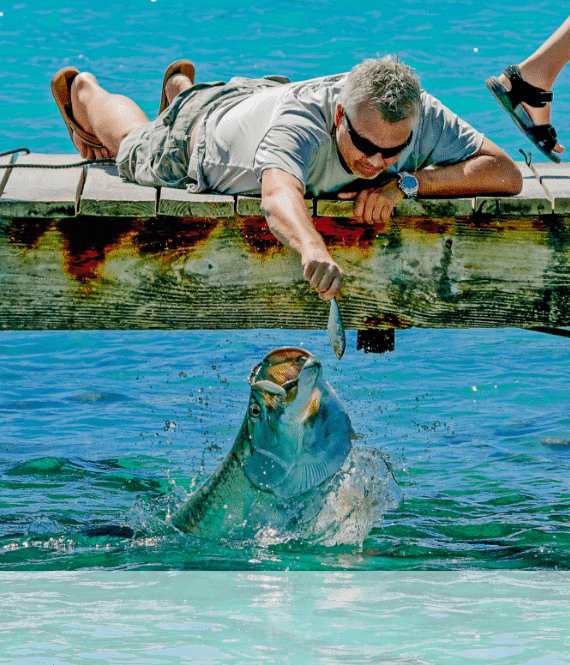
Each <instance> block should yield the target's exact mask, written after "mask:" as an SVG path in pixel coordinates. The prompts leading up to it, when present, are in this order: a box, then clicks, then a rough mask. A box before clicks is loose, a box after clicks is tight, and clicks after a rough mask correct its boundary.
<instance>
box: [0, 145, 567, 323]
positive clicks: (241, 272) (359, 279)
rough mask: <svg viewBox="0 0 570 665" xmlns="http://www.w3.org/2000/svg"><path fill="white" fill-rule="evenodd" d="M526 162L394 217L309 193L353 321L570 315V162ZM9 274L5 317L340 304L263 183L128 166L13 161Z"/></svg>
mask: <svg viewBox="0 0 570 665" xmlns="http://www.w3.org/2000/svg"><path fill="white" fill-rule="evenodd" d="M78 161H80V158H79V157H78V156H77V155H41V154H31V155H21V154H20V156H19V157H18V158H17V160H15V163H16V164H26V165H30V166H34V165H45V164H48V165H57V164H73V163H77V162H78ZM13 162H14V158H13V157H9V156H5V157H0V163H1V164H4V165H10V164H11V163H13ZM519 167H520V168H521V171H522V172H523V177H524V188H523V191H522V193H521V194H520V195H518V196H513V197H494V196H480V197H475V198H450V199H417V200H405V201H402V203H401V204H400V205H399V206H398V208H397V209H396V211H395V215H394V216H393V218H392V219H391V221H390V223H389V224H387V225H369V224H357V223H356V222H354V221H353V220H352V211H353V204H352V202H350V201H339V200H332V199H331V200H329V199H315V200H313V199H310V200H308V201H307V205H308V206H309V208H310V209H311V210H312V213H313V217H314V221H315V225H316V227H317V229H318V230H319V231H320V232H321V233H322V234H323V236H324V237H325V240H326V242H327V245H328V246H329V248H330V250H331V253H332V254H333V256H334V257H335V259H336V260H337V261H338V262H339V264H340V265H342V266H343V268H344V270H345V272H346V273H347V279H346V283H345V286H344V288H343V293H342V297H341V298H340V300H339V305H340V308H341V312H342V315H343V320H344V323H345V327H346V328H347V329H356V330H360V331H367V330H369V331H370V330H390V329H394V328H409V327H412V326H418V327H428V328H466V327H523V328H532V327H541V326H542V327H553V328H558V327H562V326H570V270H569V264H570V232H569V220H570V166H568V165H566V164H560V165H557V164H552V163H550V162H547V163H545V162H538V163H536V164H534V165H533V170H531V169H530V168H529V167H528V166H527V165H526V164H525V163H524V162H520V163H519ZM0 286H1V289H2V293H1V297H0V329H4V330H61V329H66V330H71V329H83V330H87V329H123V330H125V329H247V328H250V329H251V328H289V329H325V328H326V322H327V315H328V305H327V304H326V303H324V302H323V301H321V300H320V299H319V298H318V297H317V295H316V293H315V292H313V291H312V290H311V289H310V287H309V286H308V285H307V284H306V282H305V281H304V280H303V278H302V271H301V266H300V261H299V257H298V255H297V254H295V253H294V252H292V251H291V250H289V249H288V248H286V247H284V246H282V245H281V244H280V243H279V242H278V241H277V240H276V239H275V238H274V237H273V236H272V234H271V233H270V231H269V229H268V227H267V224H266V222H265V220H264V218H263V216H262V215H261V210H260V201H259V199H258V198H255V197H247V196H237V197H233V196H221V195H190V194H188V193H187V192H186V191H184V190H177V189H166V188H162V189H155V188H149V187H140V186H138V185H133V184H128V183H125V182H122V181H121V179H120V178H119V177H118V176H117V175H116V170H115V167H114V166H100V165H97V166H90V167H81V166H79V167H74V168H66V169H46V168H39V167H38V166H34V167H33V168H31V167H27V168H18V167H16V168H7V169H2V170H0ZM363 335H364V333H363Z"/></svg>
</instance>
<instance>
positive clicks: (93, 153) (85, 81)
mask: <svg viewBox="0 0 570 665" xmlns="http://www.w3.org/2000/svg"><path fill="white" fill-rule="evenodd" d="M92 85H97V86H98V85H99V84H98V83H97V79H96V78H95V77H94V76H93V74H90V73H89V72H82V73H80V74H78V75H77V76H76V77H75V78H74V79H73V81H72V82H71V85H70V95H71V110H72V113H73V118H74V119H75V122H76V123H77V124H78V125H79V126H80V128H81V129H78V128H77V127H75V126H71V127H68V129H69V132H70V135H71V140H72V141H73V145H74V146H75V147H76V148H77V150H78V151H79V154H80V155H81V156H82V157H83V159H107V158H109V157H114V155H111V153H110V152H109V150H108V149H107V148H106V147H105V146H104V145H103V144H100V145H94V144H95V143H99V141H98V140H97V139H96V137H95V134H94V132H93V127H91V125H90V123H89V119H88V118H87V116H86V114H85V113H81V112H80V111H78V114H79V117H80V119H81V122H78V120H77V114H76V112H75V111H76V110H77V109H79V107H80V101H79V97H80V95H81V94H82V92H83V91H85V90H86V89H87V88H88V87H89V86H92ZM86 135H87V136H86ZM93 139H95V140H93Z"/></svg>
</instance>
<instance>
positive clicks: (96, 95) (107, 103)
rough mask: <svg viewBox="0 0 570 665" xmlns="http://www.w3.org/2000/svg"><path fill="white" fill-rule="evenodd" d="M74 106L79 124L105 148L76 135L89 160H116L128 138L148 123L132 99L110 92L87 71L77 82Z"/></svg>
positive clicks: (74, 92)
mask: <svg viewBox="0 0 570 665" xmlns="http://www.w3.org/2000/svg"><path fill="white" fill-rule="evenodd" d="M71 106H72V109H73V117H74V118H75V121H76V122H77V124H78V125H80V126H81V127H82V128H83V129H84V130H86V131H87V132H89V133H91V134H94V135H95V136H96V137H97V138H98V139H99V141H100V142H101V143H102V144H103V145H104V146H105V147H104V148H103V149H100V148H93V147H92V146H90V145H88V144H87V143H85V141H83V140H82V139H81V137H80V136H78V135H77V134H76V133H74V134H73V143H74V145H75V147H76V148H77V149H78V150H79V152H80V153H81V155H82V157H84V158H85V159H97V158H101V157H116V155H117V152H118V150H119V145H120V144H121V141H122V140H123V139H124V138H125V136H127V134H129V133H130V132H132V131H133V130H134V129H137V127H140V126H141V125H142V124H144V123H146V122H148V118H147V116H146V115H145V113H144V112H143V110H142V109H141V108H140V107H139V106H137V105H136V104H135V103H134V102H133V101H132V100H131V99H129V98H128V97H124V96H123V95H114V94H111V93H109V92H107V91H106V90H104V89H103V88H101V86H100V85H99V84H98V83H97V79H96V78H95V77H94V76H93V75H92V74H89V73H87V72H85V73H82V74H79V75H78V76H76V77H75V79H74V80H73V83H72V85H71Z"/></svg>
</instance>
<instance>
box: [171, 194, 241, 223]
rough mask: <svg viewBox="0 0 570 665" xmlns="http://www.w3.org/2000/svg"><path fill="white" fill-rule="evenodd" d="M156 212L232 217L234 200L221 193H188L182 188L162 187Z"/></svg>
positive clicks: (183, 215) (174, 214)
mask: <svg viewBox="0 0 570 665" xmlns="http://www.w3.org/2000/svg"><path fill="white" fill-rule="evenodd" d="M158 214H159V215H165V216H168V217H207V218H210V219H221V218H224V217H233V216H234V214H235V200H234V197H233V196H224V195H223V194H189V193H188V192H187V191H186V190H184V189H173V188H167V187H162V188H161V189H160V192H159V202H158Z"/></svg>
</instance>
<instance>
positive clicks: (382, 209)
mask: <svg viewBox="0 0 570 665" xmlns="http://www.w3.org/2000/svg"><path fill="white" fill-rule="evenodd" d="M354 197H356V200H355V202H354V219H355V220H356V221H357V222H366V223H368V224H377V223H379V222H387V221H388V220H389V219H390V215H391V214H392V212H393V210H394V208H395V207H396V206H397V205H398V203H400V201H401V200H402V199H403V198H404V193H403V192H402V190H401V189H400V188H399V187H398V185H397V184H396V181H395V180H391V181H390V182H389V183H387V184H386V185H384V186H383V187H380V188H379V189H364V190H363V191H361V192H339V193H338V198H339V199H353V198H354Z"/></svg>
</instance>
